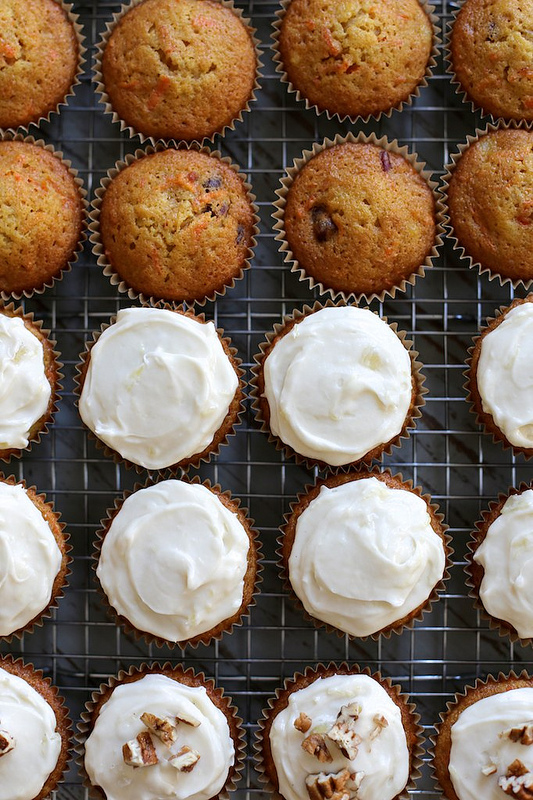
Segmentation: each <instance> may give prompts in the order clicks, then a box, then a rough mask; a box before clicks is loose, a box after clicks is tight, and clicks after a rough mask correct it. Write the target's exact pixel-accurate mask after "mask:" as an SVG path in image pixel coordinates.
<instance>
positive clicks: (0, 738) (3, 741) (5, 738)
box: [0, 731, 15, 758]
mask: <svg viewBox="0 0 533 800" xmlns="http://www.w3.org/2000/svg"><path fill="white" fill-rule="evenodd" d="M14 749H15V740H14V739H13V737H12V736H11V734H10V733H8V732H7V731H0V758H2V756H5V755H7V754H8V753H10V752H11V751H12V750H14Z"/></svg>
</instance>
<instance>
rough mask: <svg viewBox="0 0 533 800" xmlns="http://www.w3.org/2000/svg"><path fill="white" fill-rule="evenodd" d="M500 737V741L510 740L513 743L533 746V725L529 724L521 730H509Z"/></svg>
mask: <svg viewBox="0 0 533 800" xmlns="http://www.w3.org/2000/svg"><path fill="white" fill-rule="evenodd" d="M499 736H500V739H510V740H511V741H512V742H520V744H523V745H530V744H533V723H531V722H528V723H527V724H526V725H522V726H521V727H520V728H508V729H507V730H506V731H502V732H501V733H500V734H499Z"/></svg>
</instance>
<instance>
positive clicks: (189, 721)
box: [176, 711, 200, 728]
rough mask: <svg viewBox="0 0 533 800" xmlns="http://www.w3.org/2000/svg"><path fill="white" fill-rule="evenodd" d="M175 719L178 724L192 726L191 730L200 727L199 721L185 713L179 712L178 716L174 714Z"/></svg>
mask: <svg viewBox="0 0 533 800" xmlns="http://www.w3.org/2000/svg"><path fill="white" fill-rule="evenodd" d="M176 719H177V720H178V722H184V723H185V724H186V725H192V726H193V728H197V727H198V726H199V725H200V721H199V720H197V719H195V718H194V717H191V716H189V714H186V713H185V711H180V713H179V714H176Z"/></svg>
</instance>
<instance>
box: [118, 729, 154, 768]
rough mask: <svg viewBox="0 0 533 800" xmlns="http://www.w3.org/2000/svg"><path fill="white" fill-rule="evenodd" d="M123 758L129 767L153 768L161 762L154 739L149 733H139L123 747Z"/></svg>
mask: <svg viewBox="0 0 533 800" xmlns="http://www.w3.org/2000/svg"><path fill="white" fill-rule="evenodd" d="M122 758H123V759H124V763H125V764H127V765H128V767H133V768H134V769H136V768H137V767H151V766H152V765H153V764H157V762H158V761H159V759H158V757H157V753H156V751H155V747H154V743H153V741H152V737H151V736H150V734H149V733H148V731H142V732H141V733H139V735H138V736H137V738H136V739H131V740H130V741H129V742H126V744H125V745H123V747H122Z"/></svg>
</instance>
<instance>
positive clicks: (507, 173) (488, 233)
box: [444, 126, 533, 288]
mask: <svg viewBox="0 0 533 800" xmlns="http://www.w3.org/2000/svg"><path fill="white" fill-rule="evenodd" d="M444 181H445V192H446V194H447V198H446V199H447V205H448V209H447V211H448V215H449V219H448V222H449V226H450V228H451V234H452V237H454V238H455V239H456V244H455V249H458V250H459V253H460V255H461V256H464V257H465V258H467V259H468V260H469V262H470V266H471V267H473V268H477V269H479V271H480V272H481V273H484V272H485V273H487V275H488V278H489V280H492V279H493V278H496V277H497V278H498V279H499V281H500V283H502V284H503V283H506V282H511V283H512V284H513V286H515V287H516V286H518V284H520V283H521V284H523V285H525V286H526V288H527V287H528V286H529V285H530V283H531V280H532V279H533V200H532V199H531V184H532V182H533V131H531V130H528V129H527V128H525V127H520V128H517V127H500V128H494V126H489V127H488V128H487V129H486V130H485V131H483V132H480V134H479V136H478V137H477V138H474V139H473V138H472V137H469V138H468V143H467V145H463V146H462V147H461V148H460V152H459V153H458V154H457V155H456V156H454V157H453V163H452V164H451V165H449V167H448V174H447V175H446V176H445V179H444Z"/></svg>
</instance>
